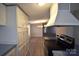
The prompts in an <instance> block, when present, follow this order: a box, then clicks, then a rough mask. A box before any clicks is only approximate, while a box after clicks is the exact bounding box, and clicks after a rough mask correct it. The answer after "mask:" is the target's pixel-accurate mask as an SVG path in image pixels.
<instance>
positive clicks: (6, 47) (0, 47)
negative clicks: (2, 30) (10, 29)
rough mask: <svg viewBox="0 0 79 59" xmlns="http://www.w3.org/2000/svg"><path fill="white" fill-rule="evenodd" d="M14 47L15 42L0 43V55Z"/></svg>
mask: <svg viewBox="0 0 79 59" xmlns="http://www.w3.org/2000/svg"><path fill="white" fill-rule="evenodd" d="M14 47H16V44H0V56H4V55H6V54H7V53H8V52H9V51H11V49H13V48H14Z"/></svg>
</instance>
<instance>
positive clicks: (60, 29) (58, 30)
mask: <svg viewBox="0 0 79 59" xmlns="http://www.w3.org/2000/svg"><path fill="white" fill-rule="evenodd" d="M55 29H56V34H57V35H60V34H65V35H68V36H71V37H73V35H74V33H73V31H74V30H73V27H56V28H55Z"/></svg>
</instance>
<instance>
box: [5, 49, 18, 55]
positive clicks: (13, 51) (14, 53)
mask: <svg viewBox="0 0 79 59" xmlns="http://www.w3.org/2000/svg"><path fill="white" fill-rule="evenodd" d="M6 56H16V48H13V49H12V50H11V51H9V52H8V53H7V54H6Z"/></svg>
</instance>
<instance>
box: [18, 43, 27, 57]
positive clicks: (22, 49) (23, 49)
mask: <svg viewBox="0 0 79 59" xmlns="http://www.w3.org/2000/svg"><path fill="white" fill-rule="evenodd" d="M26 53H27V49H26V44H24V45H22V46H20V47H19V56H26Z"/></svg>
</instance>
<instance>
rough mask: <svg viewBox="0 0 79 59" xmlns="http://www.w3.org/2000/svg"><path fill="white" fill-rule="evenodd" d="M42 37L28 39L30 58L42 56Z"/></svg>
mask: <svg viewBox="0 0 79 59" xmlns="http://www.w3.org/2000/svg"><path fill="white" fill-rule="evenodd" d="M43 41H44V40H43V38H42V37H32V38H31V39H30V46H29V47H30V49H29V50H30V56H44V46H43Z"/></svg>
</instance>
